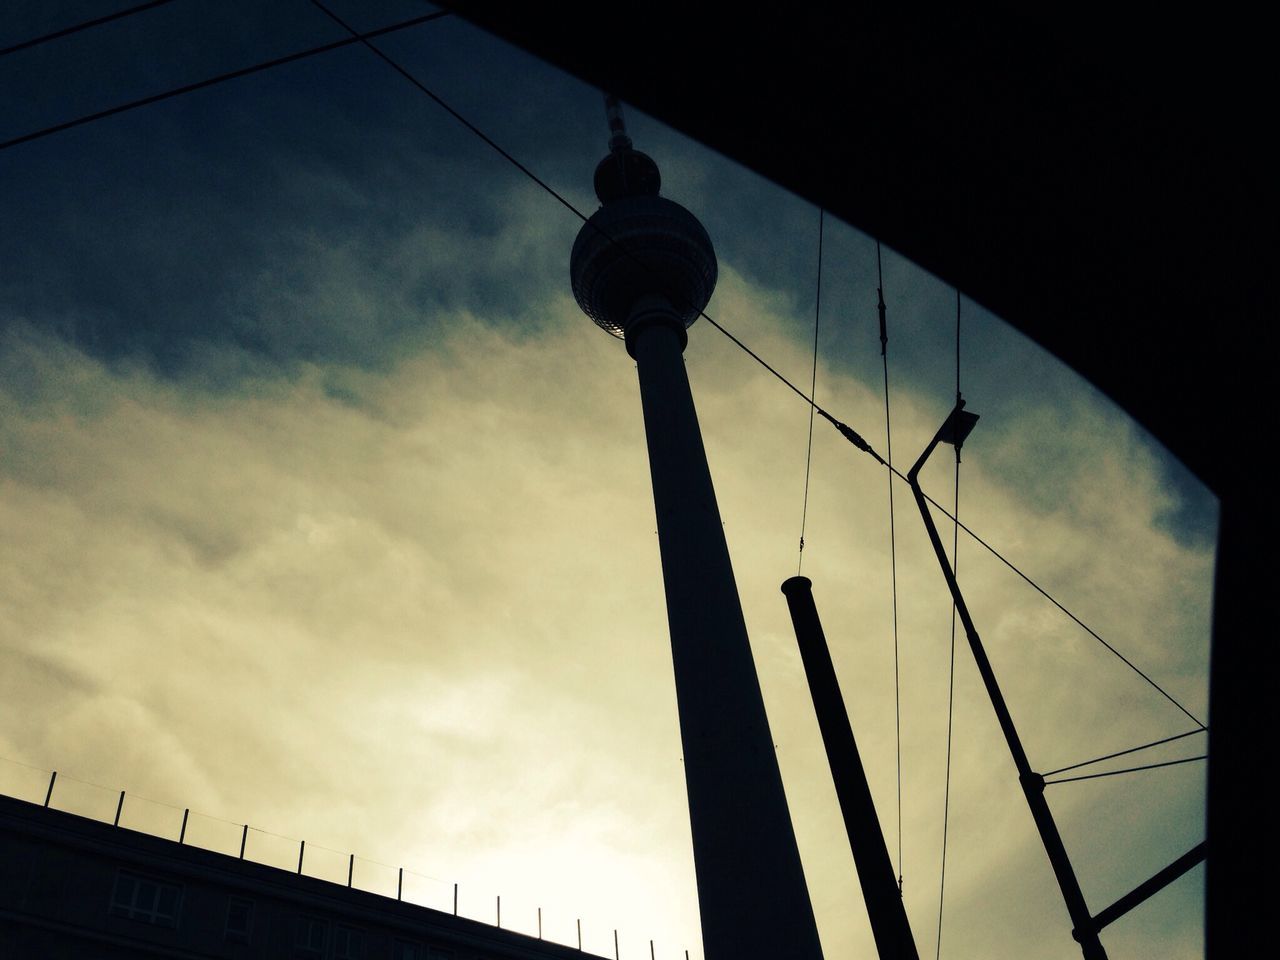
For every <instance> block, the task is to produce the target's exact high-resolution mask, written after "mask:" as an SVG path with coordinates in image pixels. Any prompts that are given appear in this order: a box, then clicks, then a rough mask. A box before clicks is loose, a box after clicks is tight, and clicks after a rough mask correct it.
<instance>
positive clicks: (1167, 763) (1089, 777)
mask: <svg viewBox="0 0 1280 960" xmlns="http://www.w3.org/2000/svg"><path fill="white" fill-rule="evenodd" d="M1207 759H1209V755H1208V754H1202V755H1201V756H1198V757H1183V758H1182V759H1181V760H1166V761H1165V762H1164V763H1148V764H1146V765H1145V766H1141V767H1125V768H1124V769H1123V770H1107V771H1105V772H1104V773H1086V774H1083V775H1081V776H1078V777H1059V778H1058V779H1057V780H1046V781H1045V782H1044V783H1045V786H1046V787H1047V786H1050V785H1051V784H1055V783H1073V782H1075V781H1076V780H1097V779H1098V778H1100V777H1114V776H1118V775H1119V774H1122V773H1137V772H1138V771H1139V770H1158V769H1159V768H1160V767H1176V766H1178V764H1181V763H1195V762H1196V761H1197V760H1207Z"/></svg>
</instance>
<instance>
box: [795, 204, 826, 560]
mask: <svg viewBox="0 0 1280 960" xmlns="http://www.w3.org/2000/svg"><path fill="white" fill-rule="evenodd" d="M826 216H827V213H826V211H825V210H821V209H820V210H818V280H817V284H816V287H817V289H816V292H815V293H814V297H813V377H812V379H811V380H810V381H809V396H810V398H814V397H817V395H818V322H819V321H820V320H821V319H822V225H823V223H824V221H825V220H826ZM813 406H814V405H813V403H812V402H811V403H810V404H809V443H808V446H807V447H806V448H805V455H804V503H803V505H802V506H801V508H800V559H799V560H798V561H797V562H796V576H799V575H800V567H801V566H802V565H803V564H804V528H805V521H806V520H808V519H809V468H810V467H811V466H812V465H813Z"/></svg>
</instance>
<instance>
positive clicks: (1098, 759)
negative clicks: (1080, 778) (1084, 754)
mask: <svg viewBox="0 0 1280 960" xmlns="http://www.w3.org/2000/svg"><path fill="white" fill-rule="evenodd" d="M1204 732H1205V731H1204V729H1203V728H1201V729H1199V730H1188V731H1187V732H1186V733H1178V734H1175V735H1174V736H1172V737H1165V738H1164V739H1163V740H1152V741H1151V742H1150V743H1144V744H1142V745H1141V746H1137V747H1130V748H1129V749H1128V750H1118V751H1116V752H1115V753H1108V754H1107V755H1106V756H1105V757H1094V758H1093V759H1092V760H1082V761H1081V762H1080V763H1073V764H1071V766H1069V767H1059V768H1058V769H1057V770H1050V771H1048V772H1047V773H1042V774H1041V776H1042V777H1052V776H1054V775H1056V774H1059V773H1066V772H1067V771H1068V770H1079V769H1080V768H1081V767H1091V766H1093V765H1094V764H1095V763H1101V762H1102V761H1103V760H1114V759H1115V758H1116V757H1123V756H1127V755H1128V754H1131V753H1137V752H1138V751H1139V750H1149V749H1150V748H1151V747H1158V746H1160V744H1162V743H1173V741H1175V740H1181V739H1182V738H1183V737H1191V736H1194V735H1195V734H1197V733H1204Z"/></svg>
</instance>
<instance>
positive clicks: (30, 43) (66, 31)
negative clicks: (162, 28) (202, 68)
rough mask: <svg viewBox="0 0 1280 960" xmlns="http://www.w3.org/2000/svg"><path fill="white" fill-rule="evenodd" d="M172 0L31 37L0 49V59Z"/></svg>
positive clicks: (163, 0)
mask: <svg viewBox="0 0 1280 960" xmlns="http://www.w3.org/2000/svg"><path fill="white" fill-rule="evenodd" d="M172 2H173V0H151V2H150V3H139V4H138V5H137V6H133V7H127V8H126V9H124V10H117V11H116V12H115V13H108V14H106V15H105V16H102V17H96V18H94V19H93V20H85V21H84V22H82V23H77V24H75V25H73V26H70V27H63V28H62V29H61V30H55V31H53V32H52V33H46V34H43V35H42V36H39V37H32V38H31V39H30V40H23V41H22V42H21V43H15V44H13V45H12V46H9V47H4V48H0V57H7V56H8V55H9V54H11V53H17V52H18V51H19V50H27V49H30V48H31V47H38V46H39V45H40V44H42V43H48V42H49V41H50V40H60V39H62V38H63V37H69V36H71V35H72V34H73V33H79V32H80V31H81V30H88V29H90V28H91V27H99V26H102V24H104V23H110V22H111V21H113V20H122V19H124V18H125V17H131V16H133V15H134V14H135V13H142V12H144V11H146V10H151V9H154V8H155V7H163V6H164V5H165V4H166V3H172Z"/></svg>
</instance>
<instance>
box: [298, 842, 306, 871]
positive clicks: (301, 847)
mask: <svg viewBox="0 0 1280 960" xmlns="http://www.w3.org/2000/svg"><path fill="white" fill-rule="evenodd" d="M306 852H307V841H305V840H299V841H298V876H302V857H303V854H305V853H306Z"/></svg>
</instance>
